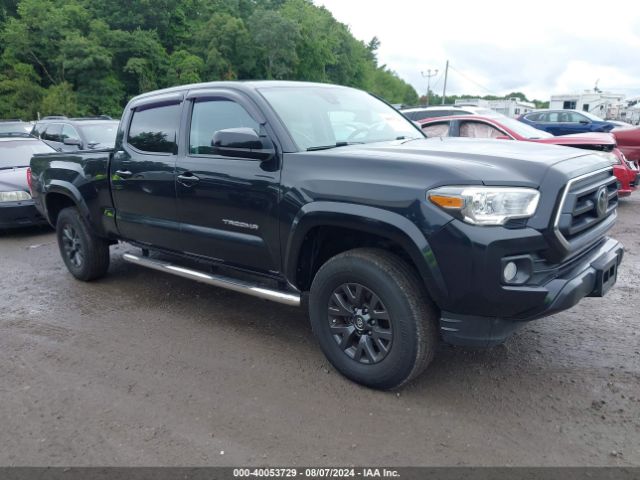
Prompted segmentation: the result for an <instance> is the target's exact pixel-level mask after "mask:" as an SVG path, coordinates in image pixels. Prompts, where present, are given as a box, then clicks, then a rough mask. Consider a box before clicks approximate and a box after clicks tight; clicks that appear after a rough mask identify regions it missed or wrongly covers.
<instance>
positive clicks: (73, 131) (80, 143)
mask: <svg viewBox="0 0 640 480" xmlns="http://www.w3.org/2000/svg"><path fill="white" fill-rule="evenodd" d="M118 124H119V122H118V121H116V120H113V119H111V117H107V116H99V117H87V118H67V117H61V116H55V117H45V118H43V119H42V120H39V121H38V122H37V123H36V124H35V126H34V127H33V130H32V132H31V134H32V135H34V136H36V137H38V138H40V139H41V140H43V141H44V142H45V143H47V144H48V145H49V146H51V147H53V148H55V149H56V150H57V151H59V152H72V151H75V150H99V149H103V148H113V146H114V144H115V141H116V133H117V132H118Z"/></svg>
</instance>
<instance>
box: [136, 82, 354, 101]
mask: <svg viewBox="0 0 640 480" xmlns="http://www.w3.org/2000/svg"><path fill="white" fill-rule="evenodd" d="M225 87H226V88H235V89H238V90H245V91H246V90H256V89H257V88H260V87H264V88H273V87H324V88H352V87H347V86H343V85H335V84H332V83H314V82H296V81H290V80H238V81H226V82H225V81H222V82H205V83H191V84H188V85H179V86H177V87H169V88H163V89H162V90H154V91H152V92H146V93H142V94H140V95H137V96H135V97H133V98H132V99H131V100H130V102H134V101H137V100H141V99H144V98H151V97H154V96H157V95H164V94H171V93H180V92H183V91H189V90H200V89H207V88H225Z"/></svg>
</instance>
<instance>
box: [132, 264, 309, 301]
mask: <svg viewBox="0 0 640 480" xmlns="http://www.w3.org/2000/svg"><path fill="white" fill-rule="evenodd" d="M122 258H123V260H125V261H127V262H129V263H135V264H136V265H141V266H143V267H147V268H152V269H154V270H159V271H161V272H166V273H171V274H173V275H177V276H179V277H184V278H189V279H191V280H197V281H199V282H204V283H208V284H209V285H213V286H215V287H221V288H226V289H228V290H233V291H234V292H240V293H246V294H247V295H251V296H254V297H258V298H263V299H265V300H271V301H272V302H278V303H283V304H284V305H290V306H292V307H298V306H300V295H298V294H296V293H289V292H283V291H279V290H270V289H268V288H263V287H258V286H256V285H254V284H251V283H248V282H244V281H242V280H236V279H235V278H230V277H224V276H222V275H212V274H210V273H205V272H201V271H198V270H192V269H190V268H184V267H180V266H178V265H173V264H171V263H168V262H164V261H162V260H156V259H152V258H148V257H140V256H138V255H133V254H131V253H125V254H124V255H122Z"/></svg>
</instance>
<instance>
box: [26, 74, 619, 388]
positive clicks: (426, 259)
mask: <svg viewBox="0 0 640 480" xmlns="http://www.w3.org/2000/svg"><path fill="white" fill-rule="evenodd" d="M30 181H31V184H30V188H31V191H32V195H33V199H34V201H35V203H36V205H37V207H38V208H39V209H40V211H41V212H42V214H43V215H44V216H45V217H46V218H47V219H48V221H49V222H50V223H51V225H53V226H55V228H56V231H57V238H58V243H59V246H60V253H61V255H62V258H63V260H64V262H65V264H66V266H67V268H68V269H69V271H70V272H71V274H72V275H73V276H74V277H76V278H77V279H79V280H83V281H89V280H94V279H97V278H100V277H102V276H103V275H105V274H106V273H107V270H108V268H109V246H110V245H112V244H114V243H116V242H119V241H121V242H126V243H128V244H130V245H132V250H131V251H129V252H128V253H125V254H124V255H123V258H124V260H125V261H127V262H131V263H133V264H135V265H139V266H141V267H147V268H151V269H154V270H159V271H161V272H166V273H169V274H173V275H178V276H181V277H186V278H190V279H193V280H197V281H201V282H206V283H208V284H211V285H214V286H217V287H223V288H227V289H230V290H234V291H237V292H242V293H246V294H249V295H253V296H256V297H259V298H262V299H266V300H271V301H274V302H279V303H282V304H285V305H290V306H304V307H305V308H307V309H308V312H309V317H310V320H311V325H312V328H313V331H314V334H315V336H316V337H317V340H318V343H319V345H320V348H321V349H322V351H323V352H324V354H325V355H326V357H327V358H328V360H329V361H330V362H331V363H332V364H333V365H334V366H335V368H336V369H337V370H338V371H340V372H341V373H342V374H344V375H345V376H347V377H348V378H350V379H352V380H354V381H356V382H359V383H361V384H364V385H367V386H370V387H373V388H380V389H391V388H396V387H399V386H400V385H403V384H404V383H406V382H408V381H410V380H411V379H413V378H415V377H416V376H417V375H418V374H419V373H420V372H421V371H422V370H423V369H424V368H425V367H426V366H427V365H428V364H429V362H430V361H431V359H432V358H433V356H434V353H435V351H436V348H437V344H438V342H440V341H444V342H447V343H450V344H455V345H466V346H492V345H497V344H499V343H501V342H503V341H504V340H505V339H506V338H507V337H508V336H509V335H510V334H511V333H512V332H514V331H515V330H516V329H517V328H518V327H520V326H522V325H523V324H524V323H526V322H528V321H531V320H534V319H538V318H541V317H544V316H547V315H551V314H554V313H556V312H559V311H561V310H565V309H568V308H570V307H572V306H574V305H575V304H576V303H577V302H578V301H580V299H582V298H583V297H588V296H591V297H600V296H603V295H604V294H605V293H606V292H607V291H608V290H609V289H610V288H611V286H612V285H613V284H614V283H615V281H616V276H617V269H618V266H619V264H620V262H621V260H622V256H623V247H622V245H621V244H620V243H619V242H617V241H616V240H614V239H612V238H609V237H607V232H608V231H609V229H610V228H611V227H612V225H613V224H614V222H615V220H616V207H617V201H618V195H617V189H616V178H615V177H614V176H613V175H612V165H611V163H610V162H609V161H608V160H607V159H605V158H603V157H602V156H599V155H595V154H593V153H590V152H588V151H585V150H577V149H573V148H568V147H558V146H547V145H537V144H533V143H531V144H528V143H517V142H504V141H500V140H474V139H460V138H426V137H425V135H424V134H423V133H422V132H421V130H420V128H419V127H417V126H416V125H415V124H413V123H412V122H411V121H409V120H408V119H406V118H405V117H404V116H403V115H402V114H401V113H399V112H397V111H396V110H394V109H393V108H392V107H391V106H390V105H388V104H386V103H385V102H383V101H381V100H379V99H378V98H376V97H374V96H372V95H370V94H368V93H366V92H363V91H360V90H356V89H352V88H347V87H340V86H335V85H325V84H312V83H299V82H275V81H265V82H215V83H205V84H197V85H188V86H181V87H175V88H170V89H165V90H160V91H155V92H150V93H146V94H143V95H140V96H138V97H135V98H133V99H132V100H131V101H130V102H129V104H128V105H127V106H126V108H125V111H124V114H123V116H122V120H121V123H120V126H119V130H118V134H117V139H116V146H115V148H114V149H113V150H92V151H87V152H71V153H69V152H66V153H53V154H43V155H35V156H34V157H33V159H32V160H31V172H30Z"/></svg>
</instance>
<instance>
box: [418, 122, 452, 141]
mask: <svg viewBox="0 0 640 480" xmlns="http://www.w3.org/2000/svg"><path fill="white" fill-rule="evenodd" d="M422 131H423V132H424V133H425V135H426V136H427V137H448V136H449V122H441V123H432V124H430V125H424V126H423V127H422Z"/></svg>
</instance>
